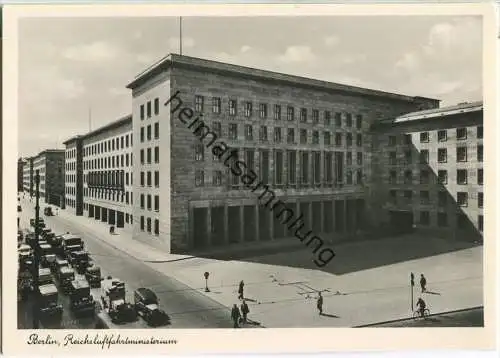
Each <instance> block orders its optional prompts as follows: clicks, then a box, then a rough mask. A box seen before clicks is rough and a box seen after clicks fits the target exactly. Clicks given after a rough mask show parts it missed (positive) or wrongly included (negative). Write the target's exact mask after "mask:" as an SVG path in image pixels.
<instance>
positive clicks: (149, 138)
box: [146, 125, 151, 140]
mask: <svg viewBox="0 0 500 358" xmlns="http://www.w3.org/2000/svg"><path fill="white" fill-rule="evenodd" d="M146 138H147V139H148V140H151V126H150V125H148V127H147V131H146Z"/></svg>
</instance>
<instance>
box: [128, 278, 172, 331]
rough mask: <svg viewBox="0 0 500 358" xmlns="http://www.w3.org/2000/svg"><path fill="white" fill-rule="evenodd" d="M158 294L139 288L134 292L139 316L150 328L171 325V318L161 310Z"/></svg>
mask: <svg viewBox="0 0 500 358" xmlns="http://www.w3.org/2000/svg"><path fill="white" fill-rule="evenodd" d="M158 303H159V300H158V297H157V296H156V294H155V293H154V292H153V291H151V290H150V289H149V288H144V287H142V288H138V289H137V290H135V291H134V305H135V309H136V311H137V314H138V315H139V316H141V317H142V318H143V319H144V320H145V321H146V322H147V324H148V325H150V326H161V325H164V324H167V323H169V321H170V318H169V317H168V315H167V314H166V313H165V311H163V310H161V309H160V307H159V305H158Z"/></svg>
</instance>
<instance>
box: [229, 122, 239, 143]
mask: <svg viewBox="0 0 500 358" xmlns="http://www.w3.org/2000/svg"><path fill="white" fill-rule="evenodd" d="M229 139H233V140H235V139H238V125H237V124H236V123H229Z"/></svg>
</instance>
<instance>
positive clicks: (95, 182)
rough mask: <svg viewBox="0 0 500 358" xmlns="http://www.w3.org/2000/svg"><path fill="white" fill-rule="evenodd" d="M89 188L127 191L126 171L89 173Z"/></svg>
mask: <svg viewBox="0 0 500 358" xmlns="http://www.w3.org/2000/svg"><path fill="white" fill-rule="evenodd" d="M87 186H88V187H89V188H90V187H95V188H107V189H116V190H124V189H125V171H123V170H108V171H99V172H89V173H88V174H87Z"/></svg>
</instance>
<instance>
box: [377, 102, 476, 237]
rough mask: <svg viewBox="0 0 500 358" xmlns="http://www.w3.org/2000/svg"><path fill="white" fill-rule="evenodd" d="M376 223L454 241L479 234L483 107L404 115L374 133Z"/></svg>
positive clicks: (383, 123)
mask: <svg viewBox="0 0 500 358" xmlns="http://www.w3.org/2000/svg"><path fill="white" fill-rule="evenodd" d="M373 132H374V134H373V138H374V147H373V167H374V175H373V183H374V186H376V187H377V188H379V190H378V191H377V193H376V194H375V195H376V200H374V202H375V203H378V205H376V206H373V207H372V210H373V213H374V215H376V217H377V218H378V219H377V220H379V221H380V222H386V223H388V224H389V225H390V226H392V227H399V228H400V229H401V230H402V231H407V230H410V229H412V228H418V229H420V230H426V231H429V232H432V233H433V234H437V235H443V236H451V237H454V238H457V239H471V240H476V239H479V238H481V236H482V232H483V225H484V224H483V205H484V193H483V183H484V172H483V157H484V147H483V103H482V102H474V103H462V104H459V105H456V106H452V107H446V108H439V109H432V110H426V111H419V112H413V113H408V114H405V115H402V116H398V117H396V118H388V119H387V120H384V121H380V122H377V123H376V125H375V126H374V128H373Z"/></svg>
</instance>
